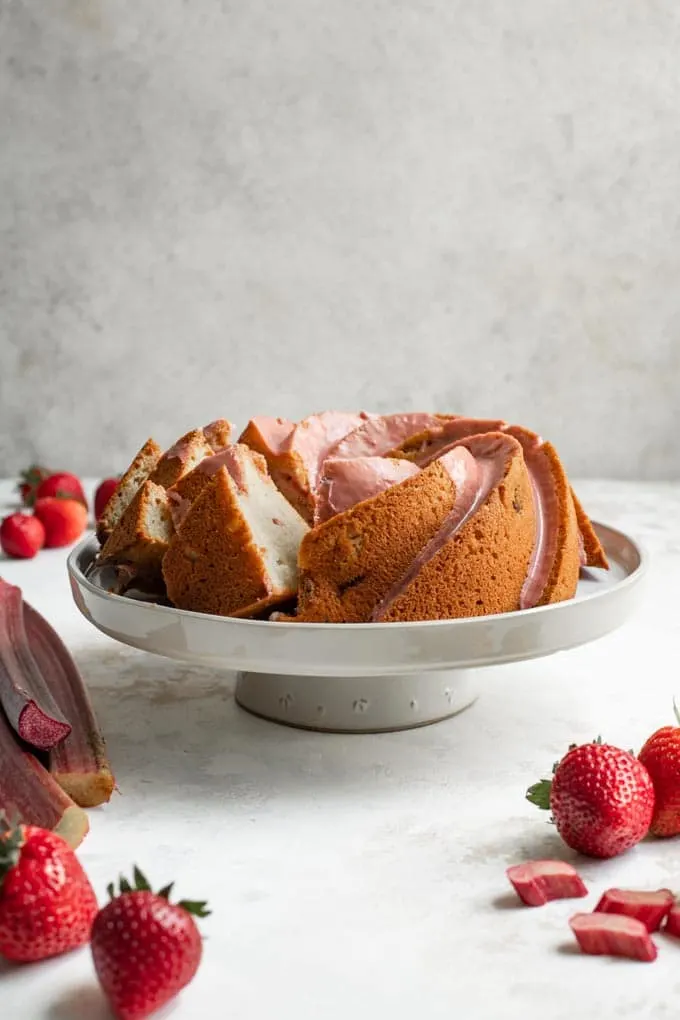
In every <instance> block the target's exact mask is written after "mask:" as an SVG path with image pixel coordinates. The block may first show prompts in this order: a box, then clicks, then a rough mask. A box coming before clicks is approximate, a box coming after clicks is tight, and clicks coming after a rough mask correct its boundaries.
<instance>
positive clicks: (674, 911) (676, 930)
mask: <svg viewBox="0 0 680 1020" xmlns="http://www.w3.org/2000/svg"><path fill="white" fill-rule="evenodd" d="M663 930H664V933H665V934H666V935H675V936H676V937H677V936H680V906H678V907H672V908H671V910H670V913H669V914H668V920H667V921H666V924H665V925H664V929H663Z"/></svg>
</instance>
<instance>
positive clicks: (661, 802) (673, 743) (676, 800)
mask: <svg viewBox="0 0 680 1020" xmlns="http://www.w3.org/2000/svg"><path fill="white" fill-rule="evenodd" d="M673 710H674V712H675V718H676V720H677V722H678V725H677V726H662V727H661V729H660V730H657V731H656V732H655V733H652V735H651V737H650V738H649V739H648V740H647V742H646V743H645V745H644V747H643V748H642V750H641V751H640V754H639V755H638V758H639V759H640V761H641V762H642V764H643V765H644V767H645V768H646V769H647V771H648V772H649V774H650V776H651V777H652V782H653V784H654V794H655V797H656V803H655V805H654V817H653V818H652V824H651V827H650V832H651V833H652V835H653V836H677V835H678V834H679V833H680V713H679V712H678V708H677V706H676V704H675V702H674V703H673Z"/></svg>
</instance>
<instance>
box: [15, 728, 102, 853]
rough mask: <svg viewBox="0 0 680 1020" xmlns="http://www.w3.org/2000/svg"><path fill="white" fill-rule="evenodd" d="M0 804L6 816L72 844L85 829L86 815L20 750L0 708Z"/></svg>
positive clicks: (31, 758) (74, 845) (31, 757)
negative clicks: (45, 830) (34, 826)
mask: <svg viewBox="0 0 680 1020" xmlns="http://www.w3.org/2000/svg"><path fill="white" fill-rule="evenodd" d="M0 807H1V808H2V811H3V814H5V815H6V817H7V818H12V819H14V818H16V819H18V820H19V821H20V822H23V824H24V825H37V826H39V827H40V828H41V829H49V830H51V831H52V832H56V833H58V834H59V835H60V836H62V837H63V838H64V839H65V840H66V842H67V843H68V844H69V845H70V846H72V847H73V848H74V849H75V847H77V846H79V845H80V843H82V841H83V839H84V838H85V836H86V835H87V832H88V830H89V827H90V826H89V822H88V818H87V815H86V814H85V812H84V811H83V810H81V808H79V807H78V806H77V805H76V804H74V803H73V801H72V800H71V798H70V797H68V796H67V795H66V794H65V793H64V791H63V790H62V789H61V787H60V786H59V785H58V784H57V783H56V782H55V781H54V779H53V778H52V776H51V775H50V774H49V772H48V771H47V769H45V768H43V766H42V765H41V764H40V762H39V761H38V760H37V759H36V758H34V757H33V755H32V754H30V753H29V752H28V751H24V750H23V749H22V748H21V747H20V746H19V743H18V741H17V738H16V735H15V733H14V731H13V730H12V728H11V726H10V725H9V723H8V722H7V718H6V716H5V714H4V712H3V711H2V710H1V709H0Z"/></svg>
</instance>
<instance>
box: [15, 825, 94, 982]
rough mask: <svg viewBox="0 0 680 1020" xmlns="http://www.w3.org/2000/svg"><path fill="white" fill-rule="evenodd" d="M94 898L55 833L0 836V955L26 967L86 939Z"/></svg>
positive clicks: (18, 830)
mask: <svg viewBox="0 0 680 1020" xmlns="http://www.w3.org/2000/svg"><path fill="white" fill-rule="evenodd" d="M96 914H97V898H96V896H95V894H94V890H93V888H92V886H91V885H90V882H89V879H88V877H87V875H86V874H85V872H84V870H83V867H82V865H81V864H80V861H79V860H78V858H77V857H76V855H75V854H74V852H73V850H72V849H71V847H70V846H69V845H68V843H67V842H66V841H65V840H64V839H62V838H61V836H58V835H57V834H56V833H54V832H47V831H46V830H45V829H39V828H36V827H35V826H33V825H18V826H16V827H15V828H8V827H7V826H6V824H4V825H3V831H2V832H0V954H1V955H2V956H5V957H6V958H7V959H8V960H15V961H18V962H22V963H27V962H30V961H34V960H44V959H46V958H47V957H49V956H57V955H58V954H60V953H68V952H70V950H72V949H77V948H78V947H79V946H84V945H85V944H86V943H87V942H89V941H90V929H91V927H92V922H93V920H94V918H95V916H96Z"/></svg>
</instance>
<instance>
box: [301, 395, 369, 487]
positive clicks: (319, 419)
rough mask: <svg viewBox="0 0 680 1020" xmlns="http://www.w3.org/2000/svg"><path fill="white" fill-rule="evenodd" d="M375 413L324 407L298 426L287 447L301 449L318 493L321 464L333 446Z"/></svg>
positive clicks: (312, 482) (303, 459)
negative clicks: (333, 409)
mask: <svg viewBox="0 0 680 1020" xmlns="http://www.w3.org/2000/svg"><path fill="white" fill-rule="evenodd" d="M371 417H372V416H371V415H369V414H367V413H366V412H365V411H360V412H358V413H350V412H347V411H323V412H322V413H321V414H313V415H311V416H310V417H309V418H305V419H304V421H301V422H300V423H299V424H298V425H296V426H295V428H294V429H293V431H292V433H291V435H290V439H289V441H288V446H287V448H288V449H289V450H290V452H291V453H297V455H298V456H299V457H300V460H301V461H302V463H303V464H304V467H305V470H306V472H307V478H308V480H309V489H310V492H312V493H316V491H317V488H318V484H319V481H320V477H319V476H320V473H321V466H322V464H323V462H324V461H325V460H326V458H327V456H328V454H329V452H330V451H331V450H332V449H333V447H334V446H335V445H336V444H337V443H338V442H339V440H340V439H343V438H344V436H346V435H347V434H348V433H349V432H352V431H353V430H354V429H356V428H358V427H359V426H360V425H362V424H363V423H364V422H365V421H368V420H369V419H370V418H371Z"/></svg>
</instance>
